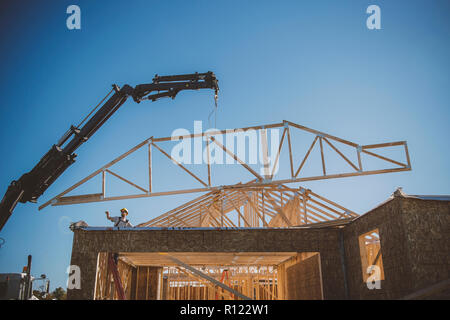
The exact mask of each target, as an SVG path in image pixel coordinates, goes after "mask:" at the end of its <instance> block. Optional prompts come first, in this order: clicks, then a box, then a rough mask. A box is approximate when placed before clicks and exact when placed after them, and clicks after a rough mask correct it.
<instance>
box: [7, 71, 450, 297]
mask: <svg viewBox="0 0 450 320" xmlns="http://www.w3.org/2000/svg"><path fill="white" fill-rule="evenodd" d="M198 89H212V90H214V91H215V96H214V97H215V102H216V104H215V106H216V109H217V97H218V91H219V86H218V80H217V78H216V76H215V74H214V73H212V72H207V73H201V74H200V73H195V74H187V75H175V76H158V75H156V76H155V78H154V79H153V82H152V83H150V84H142V85H138V86H136V87H134V88H133V87H131V86H129V85H124V86H122V88H120V87H118V86H116V85H114V86H113V90H111V92H110V93H109V94H108V95H107V96H106V97H105V98H104V99H103V100H102V101H101V102H100V103H99V104H98V105H97V106H96V107H95V108H94V109H93V110H92V111H91V112H90V113H89V114H88V116H87V117H86V118H85V119H84V120H83V121H82V122H81V123H80V124H79V125H78V126H76V127H75V126H71V128H70V129H69V130H68V131H67V133H66V134H65V135H63V136H62V137H61V139H60V140H59V141H58V143H57V144H56V145H54V146H53V147H52V148H51V150H50V151H49V152H48V153H47V154H46V155H45V156H44V157H43V158H42V159H41V161H40V162H39V163H38V164H37V165H36V166H35V168H34V169H33V170H32V171H30V172H29V173H26V174H24V175H23V176H22V177H21V178H20V179H19V180H17V181H13V182H12V183H11V185H10V187H9V188H8V190H7V192H6V194H5V196H4V198H3V200H2V202H1V208H0V211H1V214H2V215H1V221H0V222H1V226H2V227H3V225H4V224H5V223H6V221H7V220H8V218H9V216H10V215H11V214H12V212H13V210H14V207H15V206H16V205H17V203H18V202H28V201H29V202H36V199H37V198H38V197H39V196H40V195H41V194H42V193H43V192H44V191H45V190H46V189H47V188H48V187H49V186H50V185H51V184H52V183H53V182H54V181H55V180H56V179H57V178H58V177H59V175H61V174H62V172H63V171H64V170H65V169H67V168H68V167H69V166H70V165H71V164H73V163H74V162H75V157H76V154H75V153H74V151H75V150H76V149H77V148H78V147H79V146H80V145H82V144H83V143H84V142H86V141H87V140H88V139H89V137H90V136H91V135H93V134H94V133H95V132H96V131H97V129H98V128H99V127H100V126H101V125H102V124H103V123H104V122H105V121H106V120H107V119H108V118H109V117H110V116H111V115H112V113H114V112H115V111H116V110H117V109H118V108H119V107H120V106H121V105H122V104H124V102H125V101H126V100H127V98H128V97H132V98H133V99H134V100H135V102H141V101H143V100H150V101H155V100H158V99H160V98H162V97H172V98H175V96H176V95H177V94H178V92H180V91H182V90H198ZM97 109H98V110H97ZM182 132H184V131H182ZM236 143H237V144H236ZM174 144H175V145H174ZM192 146H194V161H191V159H190V156H191V149H192ZM199 150H200V151H199ZM181 154H182V155H183V156H182V157H180V155H181ZM258 156H259V160H260V161H259V162H258V161H255V159H258ZM130 158H133V159H135V160H136V159H141V161H142V163H143V166H142V167H139V168H138V167H136V166H135V165H127V166H125V168H133V169H134V173H135V174H136V173H137V176H135V177H134V179H133V178H131V177H130V176H129V175H127V174H126V170H125V173H122V171H121V170H120V169H121V164H122V163H123V162H125V161H127V159H130ZM195 158H197V160H195ZM198 159H200V161H198ZM162 168H170V170H169V171H163V170H162ZM230 168H231V169H233V170H234V171H233V172H231V173H230V172H227V171H226V170H227V169H228V170H230ZM122 170H123V166H122ZM224 170H225V173H224V172H221V171H224ZM239 170H240V171H239ZM411 170H412V166H411V159H410V154H409V151H408V146H407V142H406V141H394V142H383V141H382V142H380V143H377V144H360V143H356V142H353V141H349V140H346V139H343V138H339V137H336V136H334V135H331V134H329V133H325V132H321V131H318V130H315V129H311V128H308V127H306V126H303V125H300V124H297V123H294V122H291V121H287V120H284V121H282V122H279V123H271V124H265V125H258V126H252V127H245V128H237V129H227V130H218V129H212V130H206V131H203V130H197V132H195V130H194V133H187V134H181V135H177V134H175V135H174V134H172V136H170V137H161V138H157V137H154V136H151V137H149V138H148V139H145V140H144V141H142V142H140V143H138V144H137V145H136V146H135V147H133V148H131V149H129V150H128V151H126V152H125V153H123V154H121V155H119V156H117V157H116V158H115V159H112V160H111V161H109V162H107V163H106V164H105V165H103V166H101V167H100V168H99V169H97V170H95V171H94V172H92V173H91V174H89V175H87V176H86V177H85V178H83V179H81V180H80V181H78V182H77V183H75V184H74V185H72V186H71V187H69V188H67V189H66V190H64V191H63V192H61V193H59V194H57V195H56V196H54V197H53V198H51V199H50V200H48V201H46V202H45V203H43V204H42V205H40V206H39V209H40V210H42V209H44V208H46V207H48V206H56V207H57V206H67V205H76V204H85V205H86V204H88V203H95V202H108V201H119V202H120V201H124V200H130V199H142V198H149V199H148V201H152V200H151V198H155V197H161V196H166V197H171V196H175V195H187V196H189V195H190V196H191V198H190V200H189V201H186V202H184V203H183V204H181V205H178V206H176V207H175V208H172V209H171V210H169V211H168V212H165V213H164V212H162V213H160V214H158V213H155V212H152V215H153V218H152V219H150V220H149V221H146V222H143V223H140V224H138V225H137V226H132V225H131V224H129V222H128V220H127V219H126V215H128V210H127V209H126V208H123V209H122V210H121V214H122V217H114V218H111V217H110V216H109V212H106V214H107V219H109V220H111V221H113V222H114V226H113V227H104V226H89V225H88V224H87V223H86V222H84V221H79V222H74V223H72V224H71V226H70V229H71V230H72V231H73V246H72V253H71V262H70V264H71V268H72V267H74V268H75V269H74V270H75V273H74V274H69V284H68V288H67V289H68V291H67V298H68V299H94V300H322V299H402V298H404V299H414V298H417V299H422V298H423V299H425V298H444V299H445V298H448V295H449V290H450V289H449V272H450V260H449V255H448V252H449V251H450V250H449V249H450V248H449V244H450V242H449V234H450V233H449V232H448V231H449V225H450V223H449V222H450V221H449V219H450V214H449V213H450V197H449V196H432V195H408V194H406V193H404V192H403V191H402V189H401V188H399V189H397V190H396V191H395V192H394V193H393V194H392V195H391V196H390V197H389V198H388V199H387V200H386V201H384V202H383V203H381V204H379V205H378V206H377V207H376V208H374V209H372V210H370V211H369V212H366V213H363V214H361V213H357V212H354V211H353V210H351V209H349V208H346V207H344V206H343V205H341V204H339V200H338V199H328V198H327V197H325V196H324V195H321V194H320V191H317V190H314V191H313V190H311V189H308V188H306V187H304V186H303V184H304V183H307V182H311V181H322V183H326V182H327V181H329V180H330V179H343V178H352V179H357V178H358V177H361V176H369V175H381V174H393V173H397V172H408V171H411ZM161 172H164V174H163V175H162V176H161V175H160V173H161ZM158 174H159V176H158ZM170 174H173V178H171V177H170ZM113 180H116V182H117V181H119V182H120V183H122V185H121V186H120V187H115V188H114V187H111V185H110V184H111V182H112V181H113ZM87 184H91V189H89V188H88V189H89V190H93V191H91V192H86V191H84V192H83V191H82V190H80V189H83V187H85V185H87ZM92 185H94V188H93V189H92ZM125 186H127V187H128V189H126V188H125ZM129 188H131V189H132V190H133V191H132V192H129ZM127 190H128V191H127ZM386 194H387V195H388V193H386ZM121 221H122V224H121ZM72 276H74V277H75V278H74V279H73V277H72ZM28 278H30V276H28ZM28 291H29V290H28Z"/></svg>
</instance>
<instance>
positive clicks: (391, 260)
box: [344, 198, 450, 299]
mask: <svg viewBox="0 0 450 320" xmlns="http://www.w3.org/2000/svg"><path fill="white" fill-rule="evenodd" d="M449 206H450V203H449V202H448V201H432V200H420V199H411V198H394V199H393V200H392V201H390V202H388V203H386V204H384V205H382V206H380V207H378V208H376V209H374V210H372V211H370V212H369V213H367V214H365V215H363V216H361V217H360V218H358V219H357V220H355V221H354V222H352V223H350V224H349V225H347V226H346V227H345V228H344V241H345V254H346V255H345V256H346V269H347V273H346V274H347V279H348V280H347V283H348V291H349V298H351V299H397V298H401V297H403V296H405V295H407V294H409V293H412V292H414V291H416V290H418V289H421V288H424V287H426V286H429V285H432V284H434V283H436V282H438V281H441V280H445V279H448V278H449V270H450V266H449V257H448V256H449V255H448V253H449V252H450V250H449V230H450V228H449ZM375 228H378V229H379V232H380V239H381V252H382V257H383V265H384V273H385V280H383V281H381V289H379V290H378V289H374V290H369V289H368V288H367V285H366V283H365V282H363V280H362V279H363V277H362V268H361V259H360V251H359V243H358V237H359V236H360V235H361V234H364V233H366V232H369V231H371V230H373V229H375Z"/></svg>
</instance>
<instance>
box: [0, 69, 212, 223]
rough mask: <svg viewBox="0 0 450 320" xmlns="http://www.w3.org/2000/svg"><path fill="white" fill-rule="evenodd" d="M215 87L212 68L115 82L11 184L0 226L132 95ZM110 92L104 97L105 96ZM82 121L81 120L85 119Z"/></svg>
mask: <svg viewBox="0 0 450 320" xmlns="http://www.w3.org/2000/svg"><path fill="white" fill-rule="evenodd" d="M198 89H214V90H215V98H216V99H217V93H218V90H219V86H218V80H217V78H216V76H215V75H214V73H213V72H211V71H209V72H206V73H193V74H184V75H173V76H158V75H156V76H155V77H154V78H153V82H152V83H149V84H140V85H137V86H136V87H134V88H133V87H131V86H129V85H127V84H126V85H124V86H122V88H120V87H119V86H117V85H113V91H114V94H113V95H112V96H111V97H110V98H109V99H108V100H106V102H105V103H104V104H103V105H101V107H100V108H99V109H98V110H97V112H95V113H94V114H93V115H92V116H90V115H89V116H88V118H86V119H85V120H86V122H85V121H83V122H85V123H84V125H83V126H81V125H79V126H77V127H75V126H71V127H70V129H69V130H68V131H67V132H66V133H65V134H64V135H63V136H62V137H61V138H60V139H59V141H58V142H57V143H56V144H54V145H53V146H52V147H51V148H50V150H49V151H48V152H47V153H46V154H45V155H44V156H43V157H42V158H41V160H40V161H39V162H38V164H37V165H36V166H35V167H34V168H33V169H32V170H31V171H30V172H28V173H25V174H24V175H22V176H21V177H20V179H19V180H14V181H12V182H11V184H10V185H9V187H8V189H7V191H6V193H5V195H4V197H3V199H2V201H1V203H0V230H1V229H2V228H3V226H4V225H5V223H6V221H7V220H8V219H9V217H10V216H11V214H12V212H13V210H14V208H15V207H16V205H17V203H18V202H22V203H25V202H34V203H35V202H36V201H37V199H38V198H39V197H40V196H41V195H42V194H43V193H44V192H45V190H47V188H48V187H49V186H50V185H51V184H52V183H53V182H54V181H55V180H56V179H57V178H58V177H59V176H60V175H61V174H62V173H63V172H64V171H65V170H66V169H67V168H68V167H69V166H70V165H71V164H72V163H74V162H75V158H76V156H77V155H76V154H75V153H74V152H75V150H76V149H78V147H80V145H82V144H83V143H84V142H86V141H87V140H88V139H89V138H90V137H91V136H92V135H93V134H94V133H95V132H96V131H97V130H98V129H99V128H100V127H101V126H102V125H103V124H104V123H105V122H106V121H107V120H108V119H109V118H110V117H111V116H112V115H113V114H114V113H115V112H116V111H117V110H118V109H119V108H120V107H121V106H122V105H123V104H124V103H125V101H126V100H127V99H128V98H129V97H130V96H131V97H132V98H133V100H134V101H135V102H137V103H140V102H141V101H143V100H151V101H156V100H158V99H160V98H163V97H171V98H172V99H174V98H175V96H176V95H177V94H178V92H180V91H182V90H198ZM108 96H109V94H108V95H107V96H106V97H105V99H106V98H107V97H108ZM83 122H82V123H83Z"/></svg>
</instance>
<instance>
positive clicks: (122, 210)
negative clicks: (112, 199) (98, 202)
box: [120, 208, 128, 214]
mask: <svg viewBox="0 0 450 320" xmlns="http://www.w3.org/2000/svg"><path fill="white" fill-rule="evenodd" d="M120 212H125V213H126V214H128V210H127V208H122V209H120Z"/></svg>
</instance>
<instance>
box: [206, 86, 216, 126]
mask: <svg viewBox="0 0 450 320" xmlns="http://www.w3.org/2000/svg"><path fill="white" fill-rule="evenodd" d="M217 100H218V96H217V92H216V94H215V95H214V108H213V109H212V110H211V112H210V113H209V115H208V126H209V128H211V116H212V115H213V114H214V128H217V107H218V105H217Z"/></svg>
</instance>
